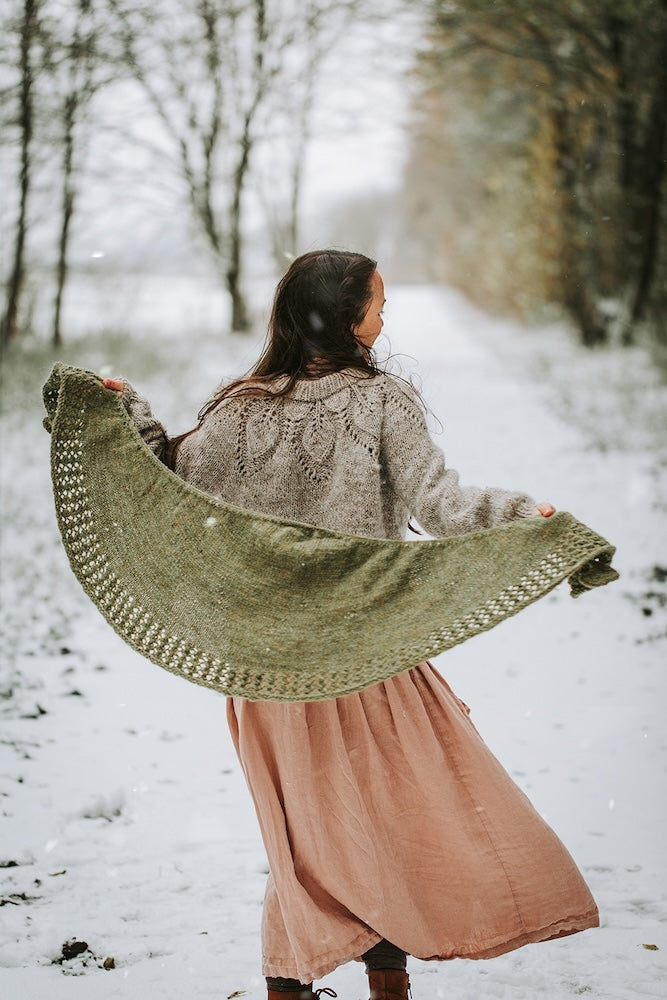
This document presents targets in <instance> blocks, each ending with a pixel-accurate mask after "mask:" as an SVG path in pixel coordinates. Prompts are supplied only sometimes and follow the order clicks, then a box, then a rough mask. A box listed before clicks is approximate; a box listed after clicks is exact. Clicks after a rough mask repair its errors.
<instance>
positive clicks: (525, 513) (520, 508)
mask: <svg viewBox="0 0 667 1000" xmlns="http://www.w3.org/2000/svg"><path fill="white" fill-rule="evenodd" d="M534 510H535V501H534V500H531V499H530V497H526V499H525V500H522V501H521V503H519V504H517V507H516V510H515V511H514V516H515V517H516V518H520V517H532V516H533V511H534Z"/></svg>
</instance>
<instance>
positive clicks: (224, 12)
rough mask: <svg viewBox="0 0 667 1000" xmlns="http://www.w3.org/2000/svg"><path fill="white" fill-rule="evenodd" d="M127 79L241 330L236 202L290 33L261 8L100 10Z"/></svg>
mask: <svg viewBox="0 0 667 1000" xmlns="http://www.w3.org/2000/svg"><path fill="white" fill-rule="evenodd" d="M109 2H110V7H111V9H112V11H113V12H114V14H115V17H116V20H117V24H118V26H119V31H120V38H121V42H122V47H123V54H124V58H125V61H126V64H127V66H128V68H129V71H130V72H131V74H132V75H133V77H134V78H135V79H136V80H137V81H138V82H139V83H140V84H141V86H142V88H143V90H144V93H145V94H146V96H147V98H148V101H149V103H150V105H151V107H152V108H153V110H154V111H155V112H156V113H157V116H158V118H159V120H160V122H161V124H162V126H163V129H164V132H165V135H166V137H167V139H168V141H169V142H170V144H171V148H172V150H173V151H174V153H175V160H176V165H177V168H178V170H179V172H180V175H181V177H182V179H183V181H184V183H185V186H186V190H187V195H188V199H189V201H190V205H191V208H192V211H193V215H194V219H195V221H196V223H197V225H198V227H199V229H200V231H201V232H202V233H203V235H204V236H205V238H206V241H207V243H208V246H209V248H210V250H211V252H212V254H213V257H214V260H215V262H216V264H217V266H218V267H219V268H220V270H221V272H222V276H223V279H224V283H225V287H226V289H227V291H228V293H229V295H230V298H231V305H232V326H233V328H234V329H235V330H245V329H247V327H248V325H249V320H248V313H247V308H246V302H245V297H244V294H243V287H242V274H241V269H242V245H243V199H244V193H245V186H246V182H247V178H248V173H249V170H250V167H251V160H252V154H253V150H254V147H255V144H256V141H257V133H256V122H257V117H258V114H259V111H260V109H261V107H262V105H263V103H264V101H265V100H266V98H267V95H268V94H269V92H270V89H271V85H272V82H273V81H274V80H275V78H276V77H277V75H278V74H279V72H280V69H281V54H282V52H283V50H284V48H285V47H286V46H288V45H289V43H290V40H291V37H292V31H291V27H290V24H289V19H288V18H285V17H284V16H283V14H282V8H283V5H282V4H280V3H273V4H269V3H267V0H240V2H236V3H231V2H227V3H225V2H222V3H221V2H215V0H187V2H186V3H184V4H182V5H179V7H178V12H179V14H178V17H177V18H169V17H165V16H164V14H163V13H162V12H161V16H160V17H159V18H158V17H157V16H156V15H155V11H154V8H153V7H152V5H148V4H146V5H139V6H137V5H136V4H134V3H131V2H126V0H109Z"/></svg>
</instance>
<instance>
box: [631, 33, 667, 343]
mask: <svg viewBox="0 0 667 1000" xmlns="http://www.w3.org/2000/svg"><path fill="white" fill-rule="evenodd" d="M663 33H664V37H663V44H662V52H661V53H660V54H659V61H658V72H657V73H656V75H655V78H654V80H655V83H654V87H655V89H654V92H653V98H652V101H651V108H650V112H649V116H648V124H647V130H646V140H645V142H644V143H643V145H642V149H641V163H640V167H639V170H638V176H639V179H640V183H641V196H640V197H639V198H638V200H637V207H636V223H635V226H634V227H633V228H634V229H635V230H636V232H637V233H639V234H640V236H641V240H640V243H639V249H638V258H639V259H638V270H637V277H636V286H635V289H634V294H633V300H632V305H631V309H630V319H629V327H630V328H629V330H628V336H630V337H631V336H632V327H633V326H634V325H635V324H637V323H639V322H640V321H641V320H642V319H644V318H645V316H646V313H647V307H648V303H649V300H650V296H651V291H652V287H653V282H654V278H655V274H656V268H657V261H658V254H659V243H660V220H661V216H662V201H663V182H664V178H665V169H666V166H667V100H666V99H665V93H667V21H666V23H665V25H664V28H663Z"/></svg>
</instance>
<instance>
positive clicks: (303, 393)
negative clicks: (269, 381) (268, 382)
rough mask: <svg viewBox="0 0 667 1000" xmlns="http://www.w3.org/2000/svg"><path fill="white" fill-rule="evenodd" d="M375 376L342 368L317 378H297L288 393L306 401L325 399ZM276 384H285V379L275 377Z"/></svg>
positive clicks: (354, 369) (353, 369)
mask: <svg viewBox="0 0 667 1000" xmlns="http://www.w3.org/2000/svg"><path fill="white" fill-rule="evenodd" d="M374 377H375V376H367V375H365V374H364V373H363V372H360V371H359V370H358V369H357V368H343V369H342V370H341V371H339V372H331V373H330V374H328V375H320V376H319V377H318V378H308V379H305V378H304V379H299V381H298V382H296V383H295V385H294V387H293V389H292V391H291V392H290V393H289V397H290V399H301V400H305V401H307V402H310V401H312V400H316V399H326V398H327V397H328V396H333V395H334V394H335V393H337V392H340V391H341V389H347V388H349V386H350V385H352V384H354V383H355V382H367V381H370V380H372V379H373V378H374ZM274 384H275V385H276V386H282V385H284V384H285V379H284V378H282V379H276V381H275V383H274Z"/></svg>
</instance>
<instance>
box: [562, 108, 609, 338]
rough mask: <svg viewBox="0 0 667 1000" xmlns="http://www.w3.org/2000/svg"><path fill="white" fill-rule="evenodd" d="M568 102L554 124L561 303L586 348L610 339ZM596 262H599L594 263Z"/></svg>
mask: <svg viewBox="0 0 667 1000" xmlns="http://www.w3.org/2000/svg"><path fill="white" fill-rule="evenodd" d="M567 114H568V112H567V108H566V104H565V100H558V99H555V101H554V105H553V107H552V109H551V123H552V130H553V138H554V146H555V149H556V166H557V183H558V188H559V192H560V196H561V198H560V209H561V216H560V229H561V245H560V262H559V265H560V283H561V302H562V304H563V305H564V306H565V308H566V309H567V311H568V312H569V314H570V316H571V317H572V319H573V320H574V322H575V323H576V325H577V327H578V329H579V335H580V338H581V342H582V344H583V345H584V346H585V347H596V346H597V345H599V344H603V343H604V342H605V341H606V340H607V329H606V326H605V324H604V321H603V319H602V317H601V316H600V314H599V312H598V310H597V308H596V306H595V298H594V294H593V293H594V287H593V285H594V281H595V278H594V276H593V275H594V273H595V271H596V268H595V267H591V266H589V256H590V248H589V246H588V245H587V243H588V241H589V240H590V226H589V225H587V221H586V219H585V218H584V217H583V212H582V209H581V206H580V204H579V199H578V180H579V179H578V175H577V170H576V164H575V161H574V149H573V141H574V140H573V139H572V137H571V135H570V129H569V127H568V118H567ZM593 263H595V262H593Z"/></svg>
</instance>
